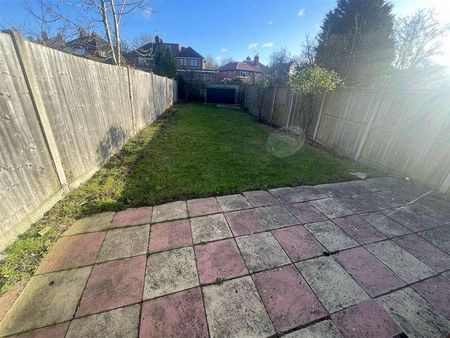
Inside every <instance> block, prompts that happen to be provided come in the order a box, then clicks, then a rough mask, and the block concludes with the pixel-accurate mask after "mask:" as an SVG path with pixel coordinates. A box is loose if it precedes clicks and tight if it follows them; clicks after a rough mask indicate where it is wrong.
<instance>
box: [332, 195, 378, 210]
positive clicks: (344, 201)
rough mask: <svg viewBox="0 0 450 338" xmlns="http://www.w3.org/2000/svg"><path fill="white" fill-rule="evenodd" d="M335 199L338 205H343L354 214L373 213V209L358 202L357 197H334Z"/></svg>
mask: <svg viewBox="0 0 450 338" xmlns="http://www.w3.org/2000/svg"><path fill="white" fill-rule="evenodd" d="M335 199H336V201H338V202H339V204H341V205H343V206H344V207H345V208H347V209H348V210H350V211H351V212H352V213H354V214H361V213H364V212H371V211H374V208H372V207H371V206H370V205H367V204H365V203H363V202H361V201H358V195H354V196H344V197H336V198H335Z"/></svg>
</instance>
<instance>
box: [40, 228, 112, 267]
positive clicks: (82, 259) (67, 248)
mask: <svg viewBox="0 0 450 338" xmlns="http://www.w3.org/2000/svg"><path fill="white" fill-rule="evenodd" d="M105 235H106V233H105V232H94V233H90V234H82V235H78V236H68V237H61V238H60V239H58V241H57V242H56V244H55V246H54V247H53V249H52V250H51V251H50V253H49V254H48V255H47V256H46V257H45V259H44V261H43V262H42V264H41V265H40V266H39V268H38V273H45V272H51V271H58V270H65V269H70V268H77V267H81V266H86V265H91V264H94V263H95V259H96V258H97V254H98V251H99V250H100V247H101V246H102V242H103V239H104V238H105Z"/></svg>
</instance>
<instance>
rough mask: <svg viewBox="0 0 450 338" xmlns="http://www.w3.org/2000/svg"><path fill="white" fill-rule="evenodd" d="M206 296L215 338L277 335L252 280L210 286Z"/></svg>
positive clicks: (206, 306) (205, 292) (211, 332)
mask: <svg viewBox="0 0 450 338" xmlns="http://www.w3.org/2000/svg"><path fill="white" fill-rule="evenodd" d="M203 295H204V302H205V309H206V316H207V318H208V324H209V334H210V336H211V337H213V338H214V337H248V338H250V337H257V338H259V337H268V336H271V335H273V334H275V329H274V327H273V325H272V323H271V321H270V318H269V316H268V314H267V312H266V309H265V308H264V305H263V303H262V301H261V298H260V297H259V295H258V292H257V290H256V287H255V284H254V283H253V281H252V279H251V277H250V276H245V277H240V278H237V279H232V280H229V281H225V282H223V283H221V284H218V285H209V286H206V287H204V288H203ZM236 304H239V306H236Z"/></svg>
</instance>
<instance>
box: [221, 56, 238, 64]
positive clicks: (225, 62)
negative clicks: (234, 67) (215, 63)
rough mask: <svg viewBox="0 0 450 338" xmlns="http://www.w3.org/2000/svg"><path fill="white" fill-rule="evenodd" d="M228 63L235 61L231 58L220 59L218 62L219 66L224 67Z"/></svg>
mask: <svg viewBox="0 0 450 338" xmlns="http://www.w3.org/2000/svg"><path fill="white" fill-rule="evenodd" d="M230 62H235V60H234V59H233V58H232V57H229V58H225V59H222V60H221V61H220V66H224V65H226V64H227V63H230Z"/></svg>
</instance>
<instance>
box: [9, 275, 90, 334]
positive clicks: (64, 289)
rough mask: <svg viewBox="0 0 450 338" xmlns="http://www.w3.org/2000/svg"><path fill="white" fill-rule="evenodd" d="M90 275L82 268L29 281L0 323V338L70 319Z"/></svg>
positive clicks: (40, 276)
mask: <svg viewBox="0 0 450 338" xmlns="http://www.w3.org/2000/svg"><path fill="white" fill-rule="evenodd" d="M90 272H91V267H84V268H78V269H72V270H64V271H59V272H52V273H48V274H45V275H37V276H35V277H33V278H31V280H30V282H29V283H28V284H27V286H26V287H25V289H24V290H23V291H22V293H21V294H20V296H19V297H18V298H17V300H16V302H15V303H14V304H13V306H12V307H11V309H10V310H9V311H8V313H7V314H6V316H5V317H4V318H3V320H2V321H1V322H0V336H3V335H11V334H14V333H20V332H24V331H28V330H31V329H35V328H40V327H43V326H48V325H53V324H57V323H61V322H65V321H67V320H70V319H72V317H73V315H74V313H75V310H76V308H77V305H78V302H79V300H80V297H81V293H82V292H83V289H84V286H85V285H86V281H87V279H88V277H89V273H90Z"/></svg>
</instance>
